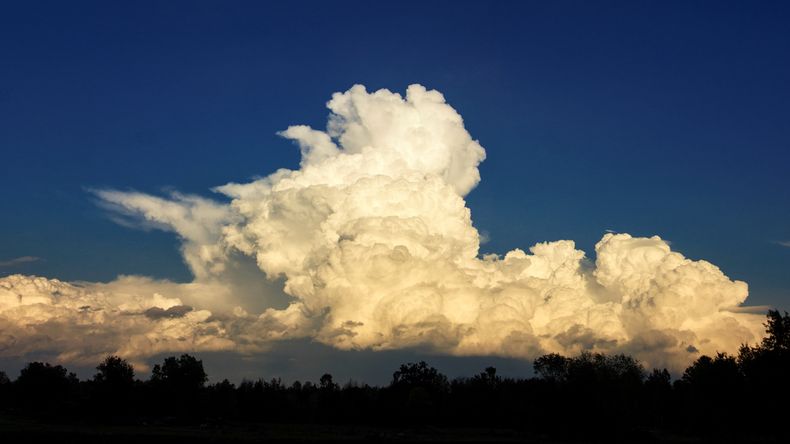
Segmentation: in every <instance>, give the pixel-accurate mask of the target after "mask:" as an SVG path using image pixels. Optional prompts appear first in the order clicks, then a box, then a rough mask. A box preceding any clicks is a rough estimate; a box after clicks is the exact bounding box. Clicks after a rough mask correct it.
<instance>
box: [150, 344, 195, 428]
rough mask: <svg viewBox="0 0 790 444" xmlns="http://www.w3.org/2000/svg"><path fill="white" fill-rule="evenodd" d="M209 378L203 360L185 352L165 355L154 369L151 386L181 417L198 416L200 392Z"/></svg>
mask: <svg viewBox="0 0 790 444" xmlns="http://www.w3.org/2000/svg"><path fill="white" fill-rule="evenodd" d="M207 380H208V376H207V375H206V372H205V371H204V370H203V361H200V360H198V359H196V358H195V357H194V356H191V355H188V354H183V355H181V356H180V357H179V358H176V357H175V356H171V357H169V358H165V360H164V362H163V363H162V365H159V364H157V365H155V366H154V368H153V370H152V371H151V385H152V387H153V388H154V389H155V390H156V391H157V392H158V393H157V395H158V396H157V397H158V398H159V400H158V401H159V403H160V404H161V405H162V406H163V407H165V408H168V406H169V410H170V411H171V412H172V413H173V414H176V415H178V416H185V415H186V416H192V417H194V416H197V415H198V414H199V412H200V395H201V392H202V390H203V388H204V385H205V384H206V381H207Z"/></svg>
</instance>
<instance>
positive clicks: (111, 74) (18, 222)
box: [0, 1, 790, 309]
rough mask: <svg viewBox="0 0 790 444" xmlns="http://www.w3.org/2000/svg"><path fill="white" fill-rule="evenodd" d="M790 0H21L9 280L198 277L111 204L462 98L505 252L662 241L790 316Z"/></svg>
mask: <svg viewBox="0 0 790 444" xmlns="http://www.w3.org/2000/svg"><path fill="white" fill-rule="evenodd" d="M788 23H790V3H787V2H770V1H765V2H745V1H744V2H734V3H730V2H721V1H716V2H696V1H695V2H680V1H678V2H667V1H661V2H630V1H622V2H586V1H585V2H567V1H552V2H485V3H484V2H458V1H453V2H436V1H434V2H431V1H427V2H426V1H421V2H397V3H395V2H392V3H386V4H385V3H384V2H280V4H273V3H272V2H238V1H233V2H191V1H190V2H175V1H167V2H158V1H157V2H144V1H137V2H95V3H91V2H37V1H31V2H5V3H3V4H2V5H0V187H1V189H2V191H0V208H2V213H1V214H2V217H0V262H4V261H6V262H7V261H10V260H12V259H14V258H19V257H24V256H34V257H38V258H41V259H40V260H38V261H33V260H28V261H19V262H18V263H6V264H4V265H3V266H2V268H0V276H2V275H7V274H10V273H25V274H38V275H43V276H48V277H57V278H61V279H65V280H110V279H112V278H113V277H115V276H116V275H118V274H143V275H151V276H156V277H166V278H172V279H177V280H188V279H189V276H188V271H187V270H186V268H185V266H184V265H183V264H182V261H181V257H180V255H179V253H178V242H177V240H176V239H175V238H174V237H173V235H172V234H169V233H162V232H156V231H151V232H144V231H140V230H132V229H129V228H126V227H123V226H119V225H117V224H115V223H114V222H112V221H111V220H110V219H109V218H108V217H107V216H106V214H105V212H104V211H103V210H102V209H100V208H99V207H97V206H96V204H95V202H94V200H93V198H92V197H91V195H90V194H89V193H87V192H86V189H87V188H102V187H112V188H118V189H136V190H141V191H146V192H150V193H159V192H161V191H162V190H163V189H177V190H179V191H182V192H189V193H200V194H207V193H209V191H208V189H209V188H210V187H212V186H215V185H220V184H224V183H226V182H229V181H244V180H246V179H249V178H250V177H253V176H261V175H266V174H268V173H270V172H272V171H274V170H275V169H277V168H281V167H288V168H293V167H296V166H297V165H298V154H299V150H298V148H296V147H295V146H293V144H292V143H290V142H288V141H286V140H284V139H281V138H279V137H277V136H276V135H275V132H276V131H279V130H282V129H284V128H286V127H287V126H288V125H291V124H300V123H304V124H309V125H313V126H315V127H318V128H321V127H323V126H324V124H325V119H326V115H327V112H328V111H327V110H326V109H325V107H324V104H325V102H326V101H327V100H328V99H329V97H330V95H331V93H332V92H335V91H344V90H346V89H347V88H348V87H350V86H351V85H352V84H354V83H362V84H365V85H366V86H367V87H368V89H369V90H372V89H378V88H388V89H391V90H394V91H400V92H403V91H404V90H405V88H406V86H407V85H409V84H411V83H421V84H423V85H425V86H427V87H429V88H435V89H438V90H439V91H441V92H442V93H444V94H445V97H446V98H447V100H448V102H449V103H450V104H451V105H452V106H454V107H455V108H456V109H457V110H458V111H459V112H460V113H461V115H462V116H463V117H464V119H465V122H466V125H467V128H468V129H469V131H470V133H471V134H472V136H473V137H475V138H477V139H479V140H480V142H481V144H482V145H483V146H484V147H485V148H486V150H487V153H488V158H487V160H486V161H485V162H484V163H483V164H482V166H481V175H482V182H481V184H480V185H479V187H478V188H477V189H476V190H475V191H473V192H472V193H471V194H470V195H469V196H468V199H467V200H468V205H469V206H470V208H471V209H472V218H473V220H474V222H475V225H476V226H477V227H478V229H480V230H481V231H484V232H486V233H487V234H488V236H489V237H490V241H489V242H488V243H487V244H485V245H483V251H484V252H499V253H503V252H506V251H508V250H510V249H512V248H515V247H521V248H526V247H529V246H530V245H532V244H534V243H535V242H539V241H546V240H556V239H573V240H575V241H576V242H577V245H579V246H580V247H581V248H582V249H584V250H585V251H587V252H588V254H590V253H591V252H592V247H593V245H594V243H595V242H596V241H597V240H598V239H600V237H601V235H602V234H603V233H604V231H605V230H607V229H610V230H615V231H620V232H628V233H631V234H634V235H640V236H643V235H654V234H658V235H660V236H662V237H663V238H665V239H669V240H670V241H672V243H673V249H675V250H677V251H680V252H681V253H683V254H684V255H686V256H688V257H690V258H693V259H706V260H708V261H710V262H712V263H714V264H716V265H718V266H719V267H721V268H722V269H723V271H724V272H725V273H726V274H727V275H729V276H730V277H732V278H736V279H741V280H745V281H747V282H748V283H749V284H750V286H751V296H750V298H749V299H748V300H747V303H750V304H771V305H774V306H778V307H780V308H785V309H790V273H789V272H788V271H790V267H789V266H790V247H787V246H782V245H781V242H783V241H790V174H788V170H790V108H789V107H788V104H789V103H790V82H789V81H788V79H790V56H789V55H790V26H788Z"/></svg>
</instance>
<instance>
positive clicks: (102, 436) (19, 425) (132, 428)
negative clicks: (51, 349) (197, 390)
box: [0, 417, 779, 444]
mask: <svg viewBox="0 0 790 444" xmlns="http://www.w3.org/2000/svg"><path fill="white" fill-rule="evenodd" d="M576 432H579V431H576ZM595 433H597V434H598V436H595V437H589V438H582V437H579V436H578V435H577V437H576V438H560V437H558V436H556V435H555V436H548V435H540V434H531V433H528V432H523V431H516V430H512V429H504V428H494V429H491V428H459V427H429V426H414V427H403V428H398V427H371V426H348V425H343V426H332V425H314V424H244V423H235V424H221V425H220V424H200V425H180V426H176V425H87V424H85V425H77V424H52V423H41V422H37V421H32V420H29V419H24V418H14V417H0V441H1V442H3V443H30V442H50V443H81V444H90V443H119V444H125V443H147V444H158V443H194V444H203V443H254V442H255V443H257V442H260V443H322V442H335V443H343V442H373V443H377V442H379V443H550V444H564V443H567V444H571V443H706V442H729V441H730V439H728V437H726V436H712V437H707V438H702V437H691V436H680V435H672V434H667V433H663V432H659V431H648V430H644V431H631V432H627V433H612V434H609V435H608V436H601V435H600V430H599V431H597V432H595ZM730 438H731V437H730ZM735 441H737V442H748V443H763V442H765V443H769V442H779V441H776V440H775V439H773V438H770V437H759V436H754V437H743V436H741V437H739V438H738V439H737V440H735Z"/></svg>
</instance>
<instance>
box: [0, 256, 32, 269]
mask: <svg viewBox="0 0 790 444" xmlns="http://www.w3.org/2000/svg"><path fill="white" fill-rule="evenodd" d="M40 260H41V258H40V257H36V256H20V257H15V258H13V259H9V260H7V261H0V268H6V267H15V266H17V265H22V264H28V263H30V262H38V261H40Z"/></svg>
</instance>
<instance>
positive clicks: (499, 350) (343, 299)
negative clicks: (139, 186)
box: [0, 85, 763, 368]
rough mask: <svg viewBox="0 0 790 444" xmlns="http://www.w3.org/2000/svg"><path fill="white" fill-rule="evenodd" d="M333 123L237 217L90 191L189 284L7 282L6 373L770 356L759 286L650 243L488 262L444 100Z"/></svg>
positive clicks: (0, 297)
mask: <svg viewBox="0 0 790 444" xmlns="http://www.w3.org/2000/svg"><path fill="white" fill-rule="evenodd" d="M327 106H328V108H329V110H330V111H331V113H330V116H329V122H328V125H327V129H326V130H325V131H321V130H316V129H313V128H310V127H307V126H301V125H300V126H291V127H289V128H287V129H286V130H284V131H282V132H281V133H280V135H281V136H283V137H285V138H287V139H291V140H293V141H295V142H296V143H297V144H298V145H299V147H300V149H301V152H302V160H301V163H300V168H299V169H298V170H287V169H281V170H278V171H276V172H275V173H273V174H271V175H269V176H268V177H265V178H262V179H259V180H255V181H253V182H250V183H231V184H226V185H223V186H219V187H217V188H215V189H214V191H216V192H217V193H220V194H222V195H224V196H226V197H227V198H229V200H230V201H229V202H227V200H226V201H220V200H210V199H206V198H202V197H197V196H187V195H181V194H171V195H169V196H167V197H157V196H151V195H147V194H142V193H136V192H126V191H116V190H98V191H96V192H95V193H96V195H97V196H98V198H99V199H100V201H101V204H102V205H104V206H105V207H107V208H108V209H109V210H110V211H112V213H113V214H114V215H115V216H116V217H118V218H121V219H123V220H124V221H126V222H132V223H136V224H146V225H149V226H153V227H157V228H161V229H165V230H170V231H173V232H175V233H176V234H177V235H178V236H179V237H180V238H181V239H182V253H183V256H184V260H185V262H186V263H187V264H188V265H189V267H190V269H191V270H192V272H193V275H194V277H195V279H194V281H193V282H191V283H187V284H179V283H173V282H168V281H155V280H151V279H148V278H144V277H134V276H123V277H120V278H118V279H117V280H116V281H113V282H110V283H101V284H100V283H65V282H60V281H57V280H50V279H45V278H40V277H28V276H19V275H17V276H10V277H7V278H3V279H0V354H2V355H15V356H16V355H24V354H25V353H31V352H34V351H36V350H57V351H58V353H59V358H60V359H61V360H63V361H70V360H91V359H93V360H95V359H96V357H97V356H100V355H102V354H106V353H119V354H121V355H124V356H127V357H130V358H132V359H141V358H144V357H146V356H150V355H153V354H155V353H158V352H162V351H180V350H193V351H200V350H235V351H238V352H240V353H253V352H261V351H265V350H266V348H267V347H268V346H269V345H271V344H272V343H273V342H274V341H281V340H286V339H295V338H305V337H307V338H312V339H314V340H316V341H319V342H321V343H324V344H328V345H331V346H333V347H337V348H339V349H373V350H383V349H393V348H403V347H423V348H428V349H431V350H433V351H435V352H440V353H448V354H455V355H500V356H512V357H524V358H532V357H535V356H537V355H539V354H541V353H546V352H560V353H566V354H572V353H577V352H579V351H582V350H594V351H602V352H627V353H632V354H634V355H636V356H637V357H639V358H641V359H643V360H645V361H647V363H648V364H650V365H663V366H668V367H670V368H680V367H682V366H683V365H686V364H687V363H688V362H690V361H691V360H693V359H695V358H696V357H697V356H699V353H713V352H715V351H733V350H735V349H737V347H738V345H740V344H741V343H744V342H755V341H756V340H758V339H759V338H760V336H761V334H762V331H763V329H762V325H761V322H762V316H760V315H757V314H750V313H748V312H745V311H744V310H743V309H742V308H740V307H739V306H740V305H741V304H742V303H743V302H744V301H745V299H746V297H747V295H748V288H747V285H746V283H744V282H741V281H733V280H731V279H729V278H728V277H727V276H725V275H724V274H723V273H722V272H721V270H720V269H719V268H717V267H716V266H714V265H713V264H711V263H709V262H706V261H703V260H700V261H693V260H690V259H687V258H685V257H684V256H683V255H682V254H680V253H678V252H674V251H672V250H671V248H670V246H669V244H668V243H667V242H666V241H664V240H662V239H661V238H659V237H657V236H653V237H650V238H640V237H632V236H630V235H628V234H613V233H607V234H605V235H604V236H603V238H602V239H601V240H600V241H599V242H598V243H597V244H596V246H595V260H594V261H591V260H589V259H587V258H586V256H585V253H584V252H583V251H580V250H578V249H576V247H575V245H574V242H573V241H570V240H560V241H554V242H543V243H538V244H536V245H534V246H532V247H531V248H529V251H528V252H525V251H522V250H521V249H514V250H512V251H509V252H507V253H506V254H504V255H502V256H498V255H486V256H483V257H481V256H480V255H479V254H478V252H479V244H480V235H479V233H478V231H477V230H476V229H475V227H474V225H473V224H472V217H471V212H470V210H469V208H467V207H466V202H465V201H464V196H465V195H466V194H468V193H469V192H470V191H471V190H472V189H473V188H474V187H475V186H476V185H477V184H478V183H479V181H480V174H479V171H478V165H479V164H480V162H482V161H483V160H484V159H485V155H486V154H485V151H484V149H483V147H482V146H481V145H480V144H479V143H478V142H477V141H476V140H474V139H472V137H471V136H470V134H469V133H468V132H467V131H466V129H465V128H464V124H463V119H462V118H461V116H460V115H459V114H458V113H457V112H456V111H455V110H454V109H453V108H452V107H451V106H450V105H448V104H447V103H446V102H445V100H444V97H443V96H442V94H440V93H439V92H437V91H430V90H426V89H425V88H424V87H422V86H420V85H412V86H410V87H409V88H408V90H407V92H406V95H405V97H402V96H401V95H400V94H397V93H393V92H390V91H388V90H379V91H376V92H367V91H366V90H365V88H364V87H363V86H361V85H356V86H354V87H352V88H351V89H349V90H348V91H346V92H344V93H336V94H334V95H333V96H332V99H331V100H330V101H329V102H328V103H327ZM253 264H254V265H255V267H253ZM262 282H264V283H263V284H262ZM281 287H282V288H281ZM283 292H284V294H283ZM283 301H286V302H285V303H282V302H283ZM77 336H79V337H80V338H85V337H90V338H91V339H90V340H87V341H74V340H73V337H77Z"/></svg>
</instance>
